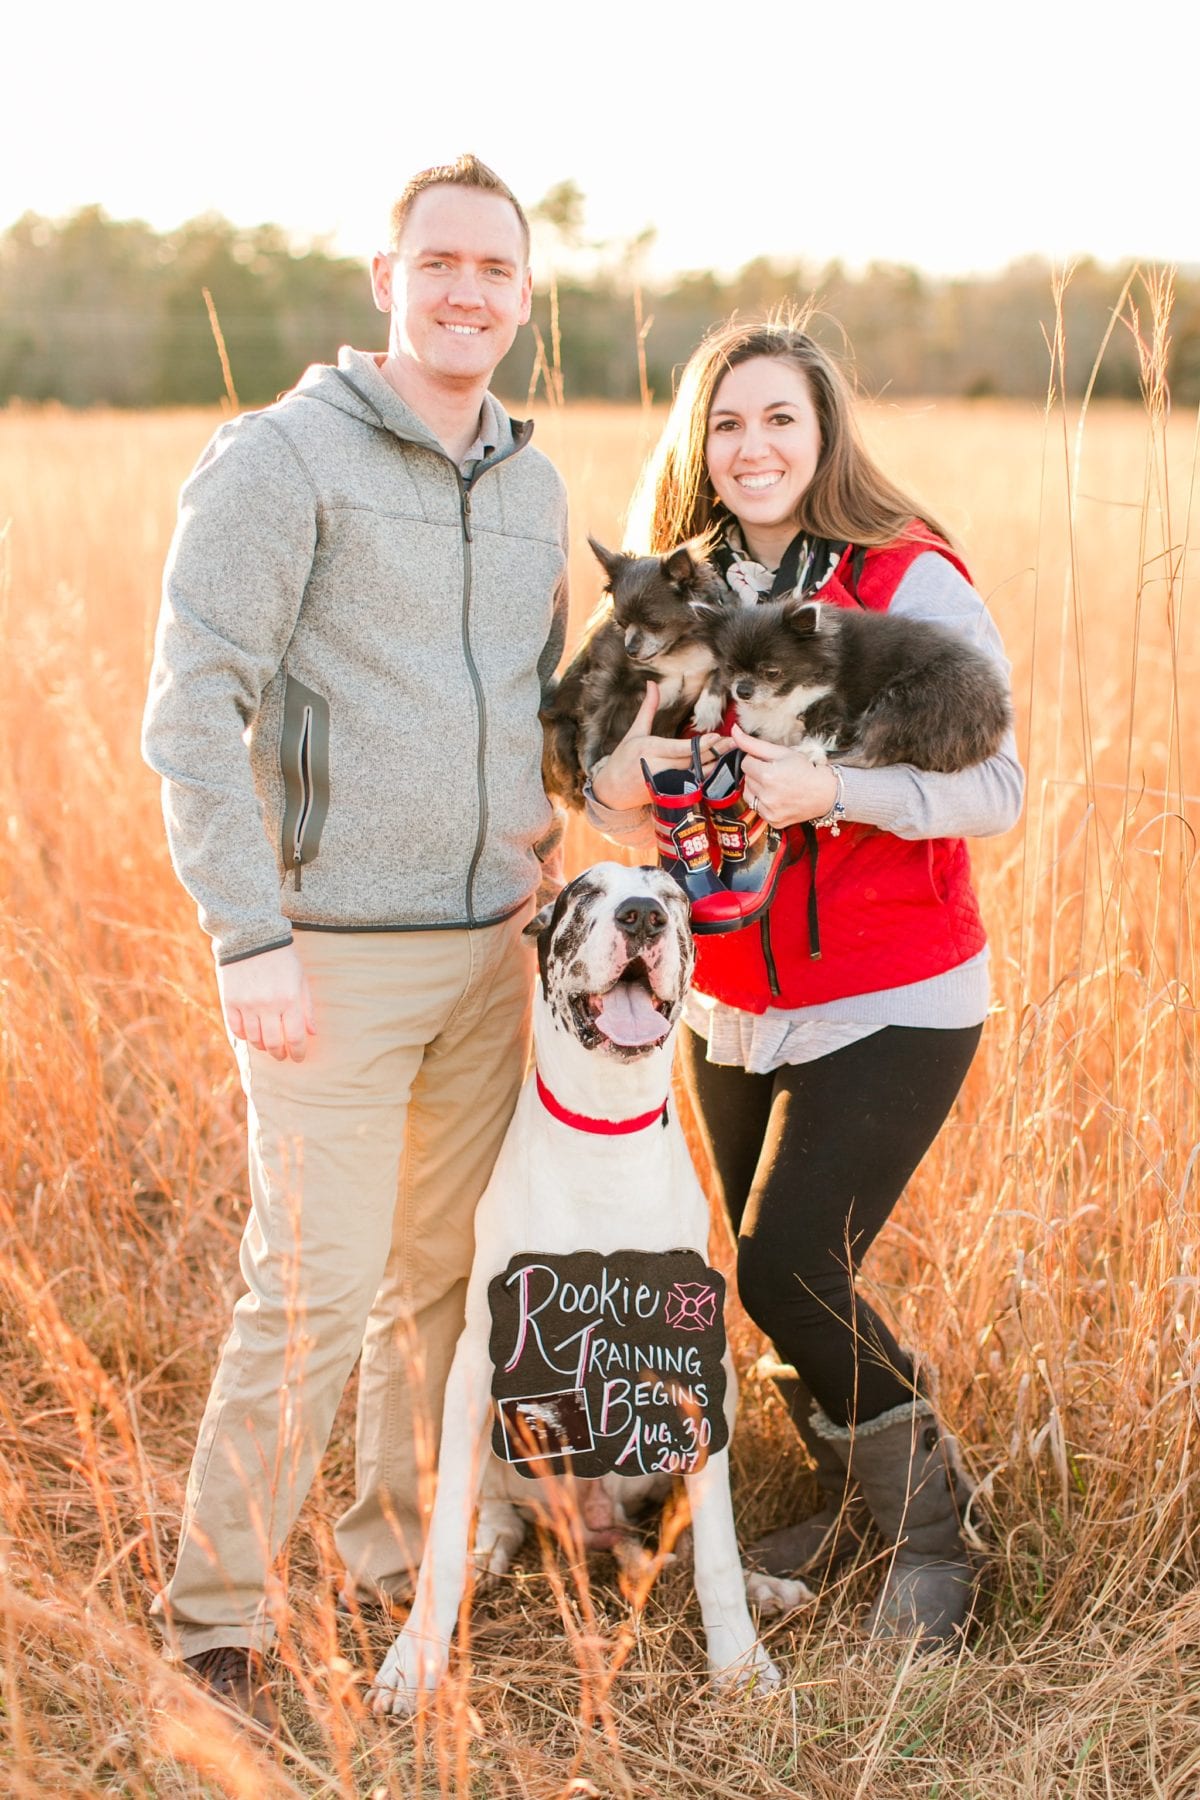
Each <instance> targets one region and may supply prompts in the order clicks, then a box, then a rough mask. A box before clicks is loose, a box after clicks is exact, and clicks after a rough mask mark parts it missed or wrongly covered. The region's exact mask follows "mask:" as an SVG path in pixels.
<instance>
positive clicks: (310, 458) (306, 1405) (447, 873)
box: [144, 156, 566, 1723]
mask: <svg viewBox="0 0 1200 1800" xmlns="http://www.w3.org/2000/svg"><path fill="white" fill-rule="evenodd" d="M371 279H372V285H373V291H374V296H375V301H376V304H377V305H378V307H379V308H380V310H381V311H384V312H387V313H389V314H390V316H391V326H390V333H389V340H388V349H387V353H386V355H383V356H373V355H369V354H367V353H364V352H362V351H358V350H350V349H344V350H343V351H342V352H341V354H340V357H339V361H338V365H337V367H336V368H331V367H326V366H318V367H314V368H312V369H309V370H308V372H307V373H306V374H305V376H304V377H303V379H302V380H301V382H300V384H299V386H298V387H296V388H295V389H293V391H292V392H291V393H289V394H286V395H284V396H283V398H282V399H281V400H279V401H278V402H277V403H276V404H275V405H273V406H270V407H267V408H266V409H265V410H264V411H262V412H259V413H253V414H248V415H245V416H243V417H241V418H239V419H236V420H234V421H232V422H231V423H229V424H227V425H225V426H223V427H222V429H221V430H220V431H218V433H217V435H216V437H215V438H214V439H213V441H212V442H211V443H210V445H209V446H208V448H207V449H206V451H205V452H204V454H203V456H202V457H201V459H200V462H199V463H198V465H197V467H196V469H195V471H194V473H193V474H192V476H191V478H190V480H189V481H188V483H187V485H186V486H185V488H184V490H183V495H182V498H181V504H180V515H179V524H178V528H177V530H176V533H175V538H174V541H173V543H172V546H171V552H170V556H169V558H168V562H167V569H166V577H165V587H164V599H163V607H162V615H161V618H160V622H159V630H158V639H157V645H156V653H155V659H154V668H153V672H152V675H151V682H150V696H149V701H148V704H147V711H146V722H145V732H144V750H145V755H146V757H147V760H148V761H149V762H150V763H151V765H152V766H153V767H154V768H155V769H156V770H157V771H158V772H159V773H160V774H161V775H162V777H163V796H164V802H163V803H164V811H165V814H166V821H167V832H168V838H169V841H170V846H171V854H172V858H173V860H174V863H175V867H176V869H177V871H178V874H179V876H180V878H181V880H182V881H183V882H184V884H185V886H186V887H187V889H188V891H189V892H190V893H191V894H192V896H193V897H194V898H195V900H196V901H197V903H198V906H199V912H200V920H201V923H202V925H203V926H204V928H205V929H206V930H207V931H208V932H209V933H210V934H211V936H212V938H213V945H214V954H215V956H216V961H217V978H218V985H219V988H220V995H221V1004H222V1007H223V1010H224V1015H225V1021H226V1025H227V1027H228V1029H229V1032H230V1035H231V1037H232V1039H233V1040H234V1048H235V1050H236V1053H237V1057H238V1062H239V1065H240V1070H241V1076H242V1083H243V1086H244V1088H245V1092H246V1098H247V1105H248V1117H249V1140H250V1188H251V1203H252V1204H251V1212H250V1216H249V1219H248V1222H247V1225H246V1230H245V1235H244V1237H243V1241H242V1249H241V1269H242V1275H243V1278H244V1280H245V1283H246V1289H247V1291H246V1293H245V1294H244V1295H243V1296H242V1298H241V1299H240V1300H239V1301H238V1303H237V1306H236V1307H235V1309H234V1317H233V1328H232V1331H231V1333H230V1336H229V1338H228V1340H227V1342H226V1344H225V1346H224V1349H223V1351H222V1353H221V1359H220V1363H219V1366H218V1369H217V1373H216V1376H215V1379H214V1382H213V1387H212V1392H211V1394H210V1396H209V1401H208V1406H207V1409H206V1411H205V1415H204V1420H203V1423H202V1425H201V1429H200V1436H199V1442H198V1445H197V1449H196V1455H195V1460H194V1462H193V1465H192V1471H191V1477H190V1480H189V1484H188V1494H187V1506H186V1511H185V1515H184V1520H183V1528H182V1534H181V1539H180V1546H179V1555H178V1560H177V1563H176V1568H175V1573H174V1576H173V1578H172V1580H171V1582H170V1584H169V1586H168V1588H167V1590H166V1592H165V1594H164V1595H163V1596H162V1598H161V1599H160V1600H159V1601H158V1602H157V1603H156V1612H157V1613H158V1615H159V1616H160V1617H161V1618H163V1619H164V1620H165V1621H166V1622H167V1624H168V1626H169V1628H170V1630H171V1632H172V1633H173V1636H174V1639H175V1641H176V1642H177V1644H178V1647H179V1649H180V1651H181V1653H182V1655H183V1657H184V1659H185V1661H186V1662H187V1663H188V1665H189V1666H190V1667H191V1669H192V1670H193V1672H194V1673H195V1674H196V1675H197V1676H198V1677H199V1678H200V1679H201V1680H203V1681H204V1682H206V1683H207V1685H208V1686H209V1687H210V1688H211V1689H212V1690H213V1692H214V1693H216V1694H217V1695H219V1696H220V1697H221V1698H223V1699H225V1700H226V1701H227V1702H228V1703H231V1704H233V1705H236V1706H238V1707H240V1708H241V1709H242V1710H243V1711H245V1712H249V1713H252V1714H253V1715H254V1716H255V1717H256V1718H258V1719H259V1721H260V1722H264V1723H265V1722H269V1720H270V1718H271V1716H272V1709H271V1706H270V1697H269V1693H268V1692H267V1691H266V1690H265V1688H264V1686H263V1683H264V1679H265V1666H264V1662H263V1652H264V1651H265V1650H266V1649H267V1648H268V1646H269V1645H270V1643H271V1641H272V1639H273V1637H274V1625H273V1622H272V1619H271V1617H270V1608H269V1607H268V1602H267V1599H266V1593H267V1588H268V1575H269V1572H270V1568H271V1564H272V1562H273V1559H274V1557H275V1555H276V1553H277V1552H278V1550H279V1548H280V1546H281V1545H282V1543H283V1540H284V1538H285V1537H286V1535H287V1533H288V1530H289V1528H290V1527H291V1525H292V1523H293V1521H294V1520H295V1517H296V1514H297V1512H298V1510H299V1508H300V1505H301V1503H302V1502H303V1499H304V1496H305V1494H306V1493H307V1491H308V1488H309V1486H310V1484H311V1481H312V1477H313V1475H314V1473H315V1470H316V1466H317V1464H318V1462H319V1460H320V1457H321V1455H322V1453H323V1451H324V1449H325V1445H326V1441H327V1438H328V1434H329V1430H330V1426H331V1424H332V1420H333V1415H334V1411H335V1409H336V1407H337V1404H338V1400H339V1398H340V1396H341V1393H342V1390H343V1388H344V1385H345V1382H346V1380H347V1377H348V1376H349V1374H350V1372H351V1370H352V1368H353V1366H354V1363H355V1361H356V1359H357V1358H358V1356H359V1353H360V1350H361V1354H362V1366H361V1371H360V1376H359V1404H358V1436H357V1471H356V1473H357V1499H356V1502H355V1504H354V1505H353V1506H352V1507H351V1508H350V1510H349V1511H348V1512H347V1513H346V1514H345V1515H344V1516H343V1518H342V1519H341V1520H340V1521H339V1523H338V1526H337V1531H336V1536H337V1543H338V1548H339V1553H340V1554H341V1556H342V1558H343V1561H344V1562H345V1564H346V1568H347V1583H348V1585H349V1586H350V1587H351V1588H356V1589H358V1590H359V1591H360V1592H364V1593H376V1594H382V1595H383V1596H385V1597H386V1596H388V1595H390V1594H397V1593H404V1592H405V1591H406V1590H407V1587H408V1583H409V1579H410V1575H411V1571H412V1570H413V1568H414V1567H415V1566H416V1564H417V1563H418V1562H419V1559H420V1552H421V1537H422V1529H423V1520H422V1509H421V1504H420V1497H419V1494H418V1478H419V1475H420V1473H421V1469H420V1466H419V1465H420V1464H421V1462H422V1461H423V1462H424V1464H425V1465H426V1471H427V1472H428V1466H429V1464H430V1463H431V1461H432V1458H433V1457H434V1455H435V1454H436V1447H437V1432H438V1426H439V1424H440V1418H441V1401H442V1389H443V1386H444V1382H445V1377H446V1374H447V1372H448V1369H449V1364H450V1360H451V1356H452V1353H453V1349H454V1344H455V1341H456V1339H457V1336H458V1333H459V1330H460V1327H461V1324H462V1313H463V1300H464V1294H465V1288H466V1277H467V1274H468V1271H469V1267H470V1260H471V1250H472V1218H473V1214H474V1210H475V1204H476V1201H477V1200H478V1198H479V1195H480V1194H481V1192H482V1191H483V1188H484V1186H485V1185H486V1182H487V1178H488V1175H489V1173H490V1170H491V1166H492V1163H493V1161H494V1159H495V1155H496V1152H497V1150H498V1148H499V1144H500V1141H501V1138H502V1137H503V1135H504V1131H505V1128H506V1126H507V1124H508V1120H509V1117H510V1115H511V1112H512V1109H513V1106H514V1104H515V1100H516V1095H517V1091H518V1087H519V1084H520V1081H521V1076H522V1073H523V1066H524V1062H525V1053H526V1045H527V1036H528V1015H529V1001H530V992H531V969H530V965H529V961H528V953H527V951H526V949H525V948H524V946H523V944H522V940H521V928H522V926H523V925H524V924H525V923H526V922H527V920H528V918H529V916H530V913H531V910H532V898H533V895H534V892H535V890H536V889H537V887H538V885H539V879H540V876H541V873H542V865H543V863H544V861H545V860H546V859H547V857H549V856H551V855H552V853H553V851H554V846H555V829H554V827H555V817H554V814H553V811H552V809H551V807H550V806H549V804H548V802H547V800H546V796H545V792H544V790H543V788H542V783H541V777H540V755H541V732H540V727H539V724H538V717H537V714H538V705H539V699H540V692H541V688H542V687H543V686H544V684H545V682H546V680H547V679H548V677H549V676H550V674H551V672H552V671H553V669H554V667H555V664H556V663H557V660H558V657H559V653H560V651H561V648H562V643H563V637H564V631H565V620H566V575H565V571H566V500H565V494H564V490H563V485H562V482H561V480H560V479H559V477H558V475H557V473H556V472H555V470H554V469H553V467H552V466H551V465H550V463H549V462H547V461H546V459H545V458H544V457H542V456H541V455H540V454H539V453H538V452H537V451H536V450H533V449H531V448H529V436H530V432H531V427H530V426H528V425H515V424H514V422H513V421H512V420H510V419H508V418H507V417H506V416H505V414H504V412H503V410H502V409H501V407H500V406H499V405H498V404H497V402H496V401H495V400H494V399H493V398H492V396H491V395H490V394H489V393H488V391H487V390H488V382H489V380H490V378H491V376H492V373H493V371H494V370H495V368H496V365H497V364H498V363H499V361H500V359H501V357H503V356H504V354H505V352H506V351H507V350H508V348H509V346H510V345H511V344H512V341H513V338H514V336H515V335H516V331H517V327H518V325H520V324H521V323H522V322H524V321H525V320H526V319H528V317H529V308H530V291H531V283H530V272H529V231H528V226H527V224H526V220H525V216H524V214H523V213H522V211H521V208H520V206H519V205H518V203H517V201H516V200H515V199H514V197H513V195H512V194H511V193H510V192H509V190H508V188H507V187H505V186H504V184H503V183H502V182H501V181H500V180H499V179H498V177H496V176H495V175H494V174H493V173H492V171H491V170H489V169H487V168H486V167H485V166H484V165H483V164H482V163H480V162H478V161H477V160H476V159H475V158H474V157H471V156H464V157H461V158H460V159H459V160H458V162H456V163H454V164H451V165H448V166H446V167H440V168H434V169H427V170H425V171H423V172H422V173H421V174H419V175H417V176H415V177H414V179H413V180H412V181H411V182H410V183H409V184H408V186H407V188H406V189H405V190H404V193H403V194H402V195H401V197H400V199H399V200H398V201H397V203H396V205H395V207H394V209H393V213H392V231H391V238H390V248H389V250H388V251H387V252H386V253H383V252H381V253H380V254H379V255H377V256H376V257H375V259H374V262H373V264H372V270H371ZM418 1441H420V1442H421V1443H422V1444H423V1446H424V1448H423V1451H422V1452H421V1453H420V1454H419V1453H418V1447H417V1445H418Z"/></svg>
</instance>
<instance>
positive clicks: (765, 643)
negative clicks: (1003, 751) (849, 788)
mask: <svg viewBox="0 0 1200 1800" xmlns="http://www.w3.org/2000/svg"><path fill="white" fill-rule="evenodd" d="M714 637H715V647H716V661H717V667H716V671H715V673H714V675H713V677H712V680H711V682H710V685H709V688H708V690H707V691H706V693H705V696H704V698H703V701H702V703H701V707H700V708H699V710H698V714H697V722H698V723H699V722H700V721H701V719H702V718H706V717H707V716H708V715H709V714H712V713H715V712H717V711H718V710H719V708H720V707H721V706H722V705H723V704H724V697H725V696H726V695H731V696H732V697H733V700H734V702H735V703H736V706H737V715H738V724H739V725H740V726H741V727H742V730H743V731H746V732H749V733H750V734H751V735H752V736H754V737H759V738H763V739H765V740H766V741H767V742H768V743H772V744H783V745H787V746H790V747H793V748H797V749H802V750H806V751H808V752H809V754H810V755H812V756H814V757H816V758H818V759H819V760H821V761H824V759H825V758H826V757H827V756H832V755H836V756H837V757H838V758H839V759H840V760H841V761H843V762H848V763H852V764H857V765H858V766H859V767H860V768H881V767H883V766H884V765H886V764H889V763H911V764H912V765H913V767H914V768H918V769H931V770H943V771H946V772H948V773H952V772H953V771H955V770H958V769H966V768H969V767H970V766H971V764H972V763H979V762H985V761H986V760H987V758H988V757H989V756H993V755H995V753H996V751H997V750H998V749H999V748H1000V743H1001V740H1002V738H1003V737H1004V734H1005V732H1006V731H1007V729H1008V727H1009V724H1010V722H1011V718H1012V711H1011V707H1010V705H1009V700H1008V693H1007V691H1006V687H1005V683H1004V679H1003V676H1002V675H1001V673H1000V671H999V669H997V667H996V665H995V663H993V662H992V661H991V660H990V659H989V658H988V657H987V656H985V655H984V653H983V652H982V651H981V650H977V649H975V648H974V646H973V645H971V644H969V643H966V642H964V640H963V639H962V638H961V637H960V636H959V635H958V634H957V633H956V632H953V631H950V630H948V629H947V628H946V627H944V626H941V625H934V624H932V623H930V622H928V621H926V620H921V619H905V618H900V617H895V616H894V615H893V614H891V613H877V612H865V611H864V612H857V611H852V610H851V609H850V608H848V607H840V606H831V605H821V604H819V603H817V602H815V601H811V600H807V601H800V600H797V599H795V598H791V599H788V600H778V601H770V602H766V603H760V604H759V605H758V606H756V607H753V608H751V609H750V610H748V611H727V612H723V613H722V614H721V616H720V618H719V619H718V620H717V621H716V624H715V634H714Z"/></svg>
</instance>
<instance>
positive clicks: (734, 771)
mask: <svg viewBox="0 0 1200 1800" xmlns="http://www.w3.org/2000/svg"><path fill="white" fill-rule="evenodd" d="M704 804H705V807H706V808H707V811H708V818H709V823H710V825H711V826H712V829H713V834H714V836H715V837H716V840H717V847H718V850H719V853H720V859H721V861H720V867H721V889H722V893H721V894H720V895H716V894H710V895H706V896H705V897H704V898H703V899H701V900H700V901H698V902H697V904H696V905H694V906H693V908H692V930H693V932H696V933H699V934H700V935H703V934H704V933H705V932H713V933H716V932H722V931H739V930H740V929H741V928H742V926H743V925H752V924H753V923H754V921H755V920H756V919H760V918H761V917H762V915H763V913H765V912H766V910H767V908H768V907H769V906H770V904H771V902H772V900H773V899H774V898H775V889H776V887H777V886H778V885H779V877H780V875H782V873H783V871H784V869H786V867H787V866H788V864H789V862H791V860H792V857H791V854H790V852H789V849H788V841H787V838H786V836H785V835H784V834H783V833H782V832H780V831H777V830H776V829H775V827H774V826H773V825H768V824H767V822H766V820H765V819H761V818H760V817H759V815H758V814H757V813H756V812H755V810H754V808H753V807H752V806H751V805H750V803H749V801H748V800H747V799H746V793H745V780H744V778H743V775H742V752H741V751H740V750H727V751H726V752H725V755H724V756H723V757H721V759H720V761H719V762H718V763H717V765H716V767H715V768H714V769H713V771H712V773H711V774H710V775H709V777H708V780H707V781H706V782H705V783H704Z"/></svg>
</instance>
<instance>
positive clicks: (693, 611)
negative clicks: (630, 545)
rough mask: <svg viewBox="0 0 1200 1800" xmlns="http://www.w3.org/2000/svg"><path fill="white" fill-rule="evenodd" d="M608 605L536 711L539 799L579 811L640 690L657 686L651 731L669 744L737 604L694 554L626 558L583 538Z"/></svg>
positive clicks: (691, 550) (695, 549)
mask: <svg viewBox="0 0 1200 1800" xmlns="http://www.w3.org/2000/svg"><path fill="white" fill-rule="evenodd" d="M588 543H589V544H590V545H591V547H592V550H593V552H594V553H595V556H596V558H597V560H598V561H599V563H600V564H601V566H602V568H603V569H604V572H605V575H606V576H607V578H608V579H607V582H606V584H605V585H606V587H607V589H608V592H609V594H610V596H611V604H610V605H609V606H607V607H606V608H605V609H604V610H603V611H602V612H601V613H600V614H599V616H598V618H597V620H596V622H595V624H594V625H593V627H592V629H591V631H590V632H589V634H588V635H587V637H585V639H584V641H583V643H582V644H581V645H580V647H579V649H578V650H577V651H576V653H575V655H574V657H573V658H572V660H571V662H570V664H569V665H568V667H567V668H566V669H565V670H564V671H563V674H562V676H561V678H560V679H559V681H558V682H557V684H556V685H555V688H554V691H553V693H552V695H551V696H550V698H549V699H548V700H547V702H546V704H545V705H544V706H543V708H542V715H541V716H542V725H543V728H544V731H545V755H544V759H543V775H544V778H545V782H546V792H547V793H548V794H552V795H556V796H557V797H558V798H559V799H561V800H563V801H564V802H565V803H566V804H567V805H568V806H573V807H576V808H579V807H582V805H583V784H584V782H585V781H586V780H587V777H588V776H589V775H590V773H591V771H592V769H593V767H594V766H595V764H596V763H597V762H599V760H600V758H601V757H603V756H607V755H608V754H609V752H610V751H612V750H614V749H615V748H616V746H617V745H618V744H619V743H620V741H621V739H622V738H623V737H624V736H625V733H626V732H627V731H628V730H629V727H630V726H631V725H632V724H633V721H634V718H635V716H636V714H637V710H638V707H639V706H640V705H641V704H642V700H643V699H644V697H645V693H646V683H647V682H648V681H657V682H658V684H659V707H658V712H657V713H656V714H655V717H654V727H653V729H654V732H655V734H656V735H657V736H660V737H678V736H679V734H680V732H681V731H682V730H683V729H684V727H685V726H686V725H687V724H688V722H689V721H690V719H691V716H692V708H693V707H694V705H695V704H696V700H697V698H698V697H699V695H700V693H701V692H702V690H703V689H704V687H705V684H706V682H707V681H708V680H709V678H710V676H711V675H712V672H713V669H714V668H715V666H716V654H715V651H714V649H713V636H714V632H715V629H716V625H717V622H718V620H719V619H720V618H721V617H722V615H723V614H724V613H725V611H726V610H728V609H736V607H737V605H738V601H737V599H736V597H735V596H734V595H733V594H732V593H731V592H730V590H729V589H728V588H727V587H726V586H725V583H724V582H723V581H722V579H721V577H720V575H719V574H718V573H717V571H716V569H715V568H714V567H713V565H712V564H711V563H710V562H707V561H705V559H704V555H703V546H702V545H701V544H700V543H698V542H696V543H690V544H681V545H680V546H679V547H678V549H675V550H672V551H671V552H670V553H669V554H668V555H667V556H631V555H629V554H627V553H625V552H618V551H613V550H606V549H605V547H604V545H603V544H599V543H597V542H596V540H595V538H589V539H588Z"/></svg>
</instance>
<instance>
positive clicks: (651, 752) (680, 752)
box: [592, 681, 729, 812]
mask: <svg viewBox="0 0 1200 1800" xmlns="http://www.w3.org/2000/svg"><path fill="white" fill-rule="evenodd" d="M657 711H658V683H657V682H656V681H648V682H647V683H646V695H645V698H644V700H643V701H642V704H641V706H640V707H639V708H638V713H637V717H636V718H635V719H634V721H633V724H632V725H631V726H630V727H629V730H628V731H627V732H626V733H625V736H624V737H623V738H622V739H621V741H620V743H619V744H618V745H617V747H616V749H615V750H614V751H613V753H612V755H611V756H610V757H608V758H607V760H606V761H605V763H604V765H603V767H602V768H601V769H600V770H599V772H598V773H597V775H596V776H595V777H594V779H593V781H592V793H593V794H594V795H595V796H596V799H597V800H598V801H599V802H600V805H601V806H608V807H611V808H612V809H613V811H614V812H621V811H624V810H625V809H626V808H627V807H631V806H645V805H646V804H647V802H648V800H649V795H648V794H647V792H646V778H645V776H644V775H643V774H642V763H643V761H644V762H645V764H646V766H647V768H648V769H649V770H650V773H651V774H652V775H657V774H658V773H659V772H660V770H662V769H690V768H691V766H692V744H693V742H696V741H698V742H699V744H700V764H701V767H702V768H703V770H704V772H705V774H706V775H707V774H708V771H709V770H710V769H711V768H712V766H713V764H714V762H715V761H716V760H717V757H718V756H719V755H720V754H721V748H725V749H728V747H729V739H728V738H719V737H718V736H717V734H716V732H714V731H707V732H704V733H703V734H702V736H701V737H700V738H699V740H695V739H692V738H664V737H653V736H651V734H650V728H651V726H652V725H653V724H654V715H655V713H656V712H657Z"/></svg>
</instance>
